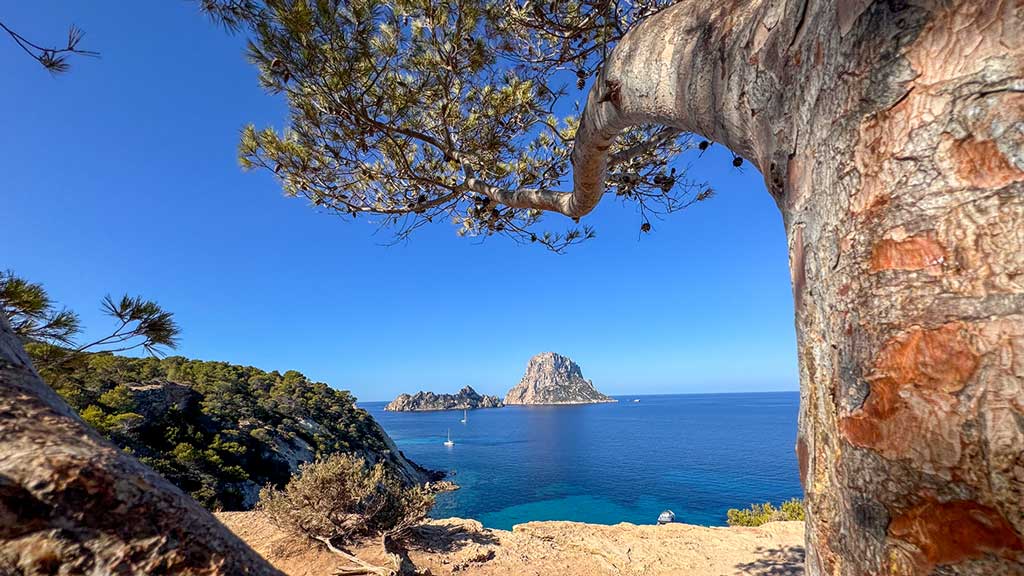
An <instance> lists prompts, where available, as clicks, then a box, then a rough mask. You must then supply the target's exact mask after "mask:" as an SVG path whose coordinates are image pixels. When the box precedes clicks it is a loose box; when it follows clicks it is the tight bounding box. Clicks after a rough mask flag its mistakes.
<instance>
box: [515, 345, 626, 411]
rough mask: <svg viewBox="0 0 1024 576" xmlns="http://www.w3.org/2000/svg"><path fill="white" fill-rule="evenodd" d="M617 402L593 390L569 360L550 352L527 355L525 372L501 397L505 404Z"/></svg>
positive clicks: (591, 384)
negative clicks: (503, 398)
mask: <svg viewBox="0 0 1024 576" xmlns="http://www.w3.org/2000/svg"><path fill="white" fill-rule="evenodd" d="M600 402H617V400H615V399H614V398H611V397H610V396H605V395H604V394H602V393H600V392H598V391H597V389H596V388H594V383H593V382H591V381H590V380H587V379H586V378H584V377H583V371H582V370H580V367H579V365H578V364H576V363H575V362H573V361H572V360H571V359H569V358H567V357H565V356H562V355H561V354H556V353H554V352H543V353H541V354H537V355H536V356H534V357H533V358H530V362H529V364H527V366H526V374H524V375H523V379H522V380H520V381H519V384H517V385H515V386H514V387H513V388H512V389H511V390H509V391H508V394H507V395H506V396H505V404H594V403H600Z"/></svg>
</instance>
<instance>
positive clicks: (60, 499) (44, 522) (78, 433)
mask: <svg viewBox="0 0 1024 576" xmlns="http://www.w3.org/2000/svg"><path fill="white" fill-rule="evenodd" d="M0 573H2V574H58V573H60V574H97V575H99V574H140V575H143V574H144V575H155V574H203V575H206V574H209V575H215V574H225V575H227V574H231V575H235V574H254V575H256V574H281V573H280V572H278V571H277V570H275V569H274V568H273V567H272V566H270V564H269V563H267V561H266V560H264V559H263V558H261V557H260V556H259V555H258V554H256V553H255V552H254V551H252V550H251V549H250V548H249V547H248V546H246V545H245V544H244V543H243V542H242V541H241V540H239V539H238V538H237V537H236V536H235V535H234V534H232V533H231V532H230V531H229V530H228V529H227V528H225V527H224V526H223V525H222V524H221V523H220V522H218V521H217V520H216V519H215V518H214V517H213V516H212V515H211V514H210V513H209V512H207V511H206V510H204V509H203V508H202V507H200V506H199V504H197V503H196V502H195V501H194V500H192V498H190V497H189V496H188V495H186V494H184V493H183V492H181V490H179V489H178V488H176V487H175V486H173V485H171V484H170V483H169V482H167V480H165V479H163V478H162V477H161V476H160V475H159V474H157V473H156V472H153V471H152V470H150V469H149V468H147V467H145V466H143V465H142V464H141V463H139V462H138V461H137V460H135V459H134V458H132V457H131V456H129V455H127V454H125V453H124V452H122V451H121V450H119V449H118V448H117V447H115V446H113V445H111V444H110V443H109V442H107V441H105V440H104V439H102V438H101V437H100V436H99V435H98V434H97V433H96V432H94V431H93V430H92V429H91V428H89V427H88V426H87V425H85V423H83V422H82V421H81V420H80V419H79V418H78V416H77V415H75V413H74V412H73V411H72V410H71V408H70V407H69V406H68V405H67V404H66V403H64V401H63V400H62V399H61V398H60V397H59V396H58V395H57V394H56V393H55V392H54V391H53V390H51V389H50V388H49V387H48V386H47V385H46V384H45V383H44V382H43V381H42V380H41V379H40V378H39V375H38V374H36V372H35V370H33V368H32V365H31V364H30V362H29V360H28V358H27V357H26V355H25V352H24V350H22V347H21V344H20V342H19V341H18V338H17V336H15V335H14V333H13V332H12V331H11V329H10V326H9V324H8V323H7V319H6V318H5V317H4V316H3V314H0Z"/></svg>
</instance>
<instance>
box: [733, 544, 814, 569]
mask: <svg viewBox="0 0 1024 576" xmlns="http://www.w3.org/2000/svg"><path fill="white" fill-rule="evenodd" d="M756 554H757V560H754V561H753V562H746V563H742V564H737V565H736V568H737V570H739V571H740V573H741V574H749V575H751V576H803V573H804V547H803V546H782V547H779V548H762V547H758V549H757V552H756Z"/></svg>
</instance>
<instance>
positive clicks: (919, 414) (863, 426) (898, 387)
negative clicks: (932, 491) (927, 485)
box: [839, 322, 979, 468]
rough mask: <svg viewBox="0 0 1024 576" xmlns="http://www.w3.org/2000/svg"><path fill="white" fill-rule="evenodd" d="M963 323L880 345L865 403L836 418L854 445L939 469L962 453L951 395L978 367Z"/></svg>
mask: <svg viewBox="0 0 1024 576" xmlns="http://www.w3.org/2000/svg"><path fill="white" fill-rule="evenodd" d="M978 364H979V356H978V354H977V353H976V352H975V350H974V348H973V346H972V344H971V340H970V333H969V331H968V329H967V327H966V326H965V325H964V324H963V323H960V322H954V323H951V324H947V325H945V326H941V327H939V328H934V329H929V330H925V329H915V330H912V331H911V332H909V333H908V334H905V335H902V336H899V337H897V338H893V339H892V340H890V341H889V342H888V343H886V344H885V346H884V347H883V348H882V351H881V352H880V353H879V354H878V356H877V359H876V360H875V366H874V370H873V371H872V373H871V375H870V376H869V378H868V379H869V380H870V382H871V392H870V394H868V397H867V399H866V400H865V401H864V405H863V406H862V407H861V408H859V409H858V410H856V411H855V412H854V413H853V414H851V415H850V416H847V417H844V418H842V419H841V420H840V422H839V429H840V431H841V432H842V434H843V436H844V437H845V438H846V439H847V440H848V441H849V442H850V443H851V444H853V445H855V446H860V447H863V448H871V449H873V450H877V451H878V452H880V453H881V454H882V455H884V456H886V457H890V458H909V459H911V460H914V461H916V462H918V463H920V464H925V463H927V464H929V465H931V466H934V467H937V468H949V467H952V466H954V465H955V464H956V463H957V462H958V461H959V457H960V444H961V442H960V434H961V430H960V426H961V424H962V422H961V421H960V418H959V417H958V416H957V415H956V413H955V410H954V409H955V407H956V404H957V399H956V398H955V397H954V396H952V394H953V393H955V392H957V391H959V390H960V389H962V388H963V387H964V386H965V385H966V384H967V382H968V381H969V380H970V379H971V377H972V376H973V375H974V373H975V371H976V370H977V368H978Z"/></svg>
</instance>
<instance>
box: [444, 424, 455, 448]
mask: <svg viewBox="0 0 1024 576" xmlns="http://www.w3.org/2000/svg"><path fill="white" fill-rule="evenodd" d="M444 445H445V446H455V442H452V429H451V428H449V429H448V439H447V440H445V441H444Z"/></svg>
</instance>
